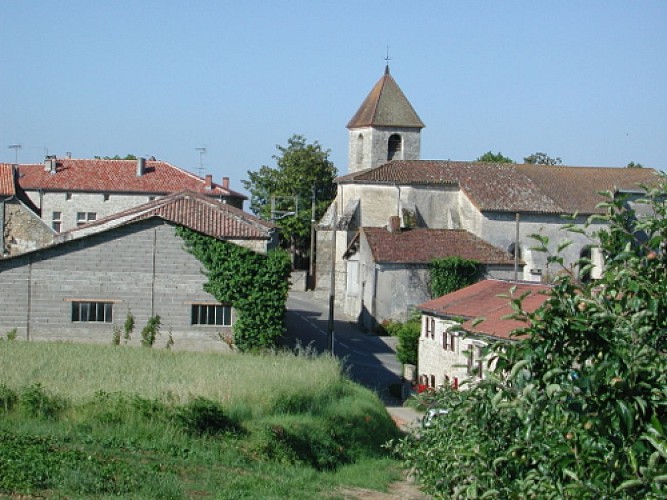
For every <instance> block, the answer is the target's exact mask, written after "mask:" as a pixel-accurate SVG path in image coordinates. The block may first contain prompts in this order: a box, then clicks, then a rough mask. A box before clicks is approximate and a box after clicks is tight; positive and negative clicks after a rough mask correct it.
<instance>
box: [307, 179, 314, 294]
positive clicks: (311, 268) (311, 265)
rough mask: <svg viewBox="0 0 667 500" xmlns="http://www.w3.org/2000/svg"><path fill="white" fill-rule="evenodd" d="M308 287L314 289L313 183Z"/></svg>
mask: <svg viewBox="0 0 667 500" xmlns="http://www.w3.org/2000/svg"><path fill="white" fill-rule="evenodd" d="M308 282H309V283H308V288H309V289H311V290H314V289H315V185H314V184H313V195H312V198H311V207H310V256H309V260H308Z"/></svg>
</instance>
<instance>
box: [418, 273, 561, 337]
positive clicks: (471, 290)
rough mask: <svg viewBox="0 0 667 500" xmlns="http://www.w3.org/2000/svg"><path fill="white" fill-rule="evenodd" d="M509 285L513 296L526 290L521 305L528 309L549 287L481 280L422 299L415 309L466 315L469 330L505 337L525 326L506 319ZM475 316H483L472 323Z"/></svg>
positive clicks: (544, 297)
mask: <svg viewBox="0 0 667 500" xmlns="http://www.w3.org/2000/svg"><path fill="white" fill-rule="evenodd" d="M512 288H514V293H513V294H512V296H513V297H521V296H522V295H524V294H529V295H528V296H527V297H526V298H525V299H524V300H523V309H524V310H525V311H528V312H533V311H535V310H536V309H537V308H538V307H540V306H541V305H542V304H544V302H545V301H546V300H547V299H548V298H549V296H548V293H549V291H550V290H551V287H550V286H549V285H542V284H538V283H526V282H521V283H512V282H508V281H498V280H483V281H480V282H478V283H475V284H474V285H470V286H468V287H466V288H462V289H461V290H457V291H456V292H452V293H448V294H447V295H443V296H442V297H439V298H437V299H433V300H430V301H428V302H425V303H423V304H421V305H419V306H417V309H419V310H421V311H423V312H424V313H427V314H431V315H435V316H441V317H447V318H452V317H462V318H465V319H466V321H465V322H464V323H463V328H464V329H465V330H466V331H468V332H471V333H478V334H482V335H490V336H493V337H498V338H504V339H507V338H510V333H511V332H513V331H514V330H517V329H519V328H524V327H526V326H527V325H526V323H523V322H521V321H517V320H513V319H505V317H506V316H507V315H509V314H512V313H513V312H514V311H513V310H512V306H511V305H510V299H509V298H508V296H509V294H510V290H512ZM499 295H505V297H502V296H499ZM477 318H484V321H482V322H481V323H478V324H477V325H474V326H473V322H474V320H475V319H477Z"/></svg>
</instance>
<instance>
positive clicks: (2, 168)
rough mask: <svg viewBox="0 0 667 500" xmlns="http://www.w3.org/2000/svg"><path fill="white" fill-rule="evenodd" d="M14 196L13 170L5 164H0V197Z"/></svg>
mask: <svg viewBox="0 0 667 500" xmlns="http://www.w3.org/2000/svg"><path fill="white" fill-rule="evenodd" d="M15 194H16V186H15V185H14V169H13V168H12V165H9V164H7V163H5V164H0V196H13V195H15Z"/></svg>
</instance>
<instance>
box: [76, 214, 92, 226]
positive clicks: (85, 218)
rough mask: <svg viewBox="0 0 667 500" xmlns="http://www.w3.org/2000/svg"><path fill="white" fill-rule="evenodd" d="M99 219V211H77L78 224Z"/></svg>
mask: <svg viewBox="0 0 667 500" xmlns="http://www.w3.org/2000/svg"><path fill="white" fill-rule="evenodd" d="M94 220H97V213H95V212H77V213H76V225H77V226H81V225H83V224H86V223H88V222H93V221H94Z"/></svg>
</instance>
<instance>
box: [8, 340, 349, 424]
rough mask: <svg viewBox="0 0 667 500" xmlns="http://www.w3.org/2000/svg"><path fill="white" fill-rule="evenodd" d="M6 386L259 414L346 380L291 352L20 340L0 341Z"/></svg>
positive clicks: (332, 368) (329, 364) (328, 363)
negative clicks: (216, 405)
mask: <svg viewBox="0 0 667 500" xmlns="http://www.w3.org/2000/svg"><path fill="white" fill-rule="evenodd" d="M0 380H2V381H3V382H4V384H5V385H7V386H8V387H10V388H13V389H18V388H21V387H25V386H28V385H32V384H35V383H40V384H41V385H42V387H44V388H45V389H47V390H49V391H50V392H52V393H54V394H58V395H61V396H66V397H68V398H69V399H71V400H72V402H74V403H78V402H83V401H87V400H89V399H91V398H92V397H93V396H94V395H95V393H97V392H99V391H104V392H108V393H114V392H122V393H126V394H135V395H138V396H141V397H143V398H146V399H153V400H161V401H168V402H172V403H177V404H179V403H187V402H189V401H191V400H193V399H195V398H197V397H203V398H207V399H212V400H215V401H219V402H221V403H222V404H223V405H225V406H227V407H246V408H249V409H251V411H252V414H253V415H254V416H260V415H262V414H264V413H266V412H270V411H273V410H274V409H275V408H276V407H279V406H281V405H285V404H287V405H289V402H290V401H303V400H304V399H307V397H308V396H309V395H310V396H315V395H321V394H322V393H323V392H324V393H326V392H328V391H329V390H331V388H334V389H335V388H336V387H338V386H339V385H340V383H341V374H340V366H339V364H338V363H337V361H336V360H334V359H332V358H330V357H317V358H315V357H312V356H297V355H295V354H292V353H287V352H285V353H279V354H267V355H256V356H253V355H243V356H240V355H237V354H217V353H215V354H213V353H211V354H205V353H192V352H182V351H178V352H173V351H168V350H157V349H146V348H138V347H128V346H123V347H120V346H99V345H88V344H70V343H32V342H16V341H14V342H0ZM295 404H297V403H295Z"/></svg>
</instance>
